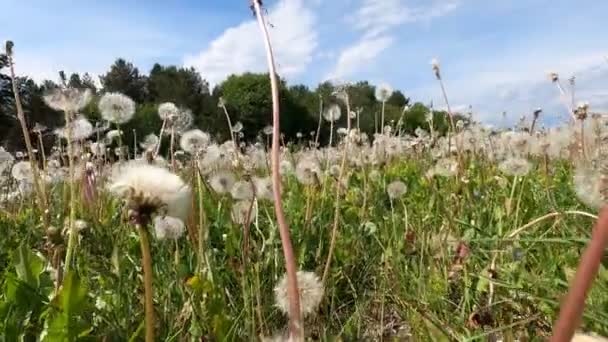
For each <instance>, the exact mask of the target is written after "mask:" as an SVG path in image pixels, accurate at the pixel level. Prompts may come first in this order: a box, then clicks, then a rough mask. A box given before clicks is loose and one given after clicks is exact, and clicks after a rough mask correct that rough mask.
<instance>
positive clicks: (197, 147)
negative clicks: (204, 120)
mask: <svg viewBox="0 0 608 342" xmlns="http://www.w3.org/2000/svg"><path fill="white" fill-rule="evenodd" d="M210 141H211V137H210V136H209V134H207V133H205V132H203V131H201V130H200V129H193V130H190V131H187V132H185V133H184V134H182V137H181V139H180V143H179V144H180V146H181V148H182V149H183V150H184V151H186V152H189V153H192V154H198V153H200V152H202V151H203V150H204V149H205V147H207V146H208V145H209V142H210Z"/></svg>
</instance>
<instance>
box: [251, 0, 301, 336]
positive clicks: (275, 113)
mask: <svg viewBox="0 0 608 342" xmlns="http://www.w3.org/2000/svg"><path fill="white" fill-rule="evenodd" d="M252 8H253V10H254V11H255V15H256V17H257V21H258V25H259V27H260V30H261V32H262V37H263V40H264V46H265V49H266V58H267V63H268V71H269V77H270V87H271V90H272V124H273V127H272V190H273V192H274V194H273V195H274V209H275V214H276V216H277V223H278V226H279V234H280V235H281V243H282V246H283V254H284V256H285V268H286V271H287V295H288V297H289V333H290V337H291V338H292V339H294V340H295V341H302V340H303V339H304V326H303V325H302V320H301V312H300V293H299V291H298V279H297V275H296V259H295V256H294V253H293V247H292V245H291V238H290V236H289V226H288V225H287V221H286V219H285V214H284V212H283V204H282V199H281V175H280V171H279V168H280V164H279V145H280V140H279V136H280V128H279V117H280V108H279V86H278V82H277V74H276V71H275V63H274V57H273V52H272V46H271V44H270V35H269V34H268V28H267V27H266V22H265V20H264V16H263V14H262V9H261V4H260V1H259V0H252Z"/></svg>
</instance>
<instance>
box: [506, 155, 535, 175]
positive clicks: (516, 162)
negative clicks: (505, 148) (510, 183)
mask: <svg viewBox="0 0 608 342" xmlns="http://www.w3.org/2000/svg"><path fill="white" fill-rule="evenodd" d="M498 168H499V169H500V171H502V173H504V174H505V175H508V176H525V175H527V174H528V172H530V170H531V169H532V164H531V163H530V162H529V161H528V160H527V159H524V158H509V159H507V160H505V161H503V162H502V163H500V164H499V165H498Z"/></svg>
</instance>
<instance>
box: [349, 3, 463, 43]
mask: <svg viewBox="0 0 608 342" xmlns="http://www.w3.org/2000/svg"><path fill="white" fill-rule="evenodd" d="M459 2H460V1H459V0H435V1H429V2H428V3H430V4H428V3H427V4H426V5H425V6H419V7H416V6H412V5H411V1H405V0H363V3H362V4H361V7H360V8H359V10H358V11H357V12H356V14H355V15H354V17H352V18H350V19H349V21H350V22H351V23H352V24H353V25H354V27H355V28H356V29H359V30H361V31H364V32H365V35H366V36H367V37H375V36H377V35H380V34H383V33H386V32H387V31H389V30H390V29H391V28H394V27H397V26H399V25H402V24H405V23H410V22H417V21H426V20H431V19H433V18H437V17H441V16H444V15H446V14H447V13H449V12H451V11H453V10H454V9H456V8H457V7H458V5H459Z"/></svg>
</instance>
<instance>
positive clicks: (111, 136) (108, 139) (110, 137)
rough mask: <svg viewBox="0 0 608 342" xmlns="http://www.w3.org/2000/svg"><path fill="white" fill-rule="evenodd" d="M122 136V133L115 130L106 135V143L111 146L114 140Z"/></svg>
mask: <svg viewBox="0 0 608 342" xmlns="http://www.w3.org/2000/svg"><path fill="white" fill-rule="evenodd" d="M121 135H122V131H120V130H117V129H113V130H111V131H109V132H108V133H106V142H107V143H108V144H111V143H112V142H113V141H114V140H116V139H118V137H120V136H121Z"/></svg>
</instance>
